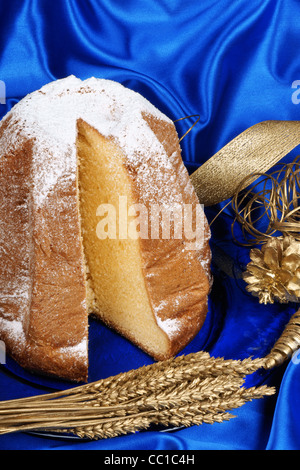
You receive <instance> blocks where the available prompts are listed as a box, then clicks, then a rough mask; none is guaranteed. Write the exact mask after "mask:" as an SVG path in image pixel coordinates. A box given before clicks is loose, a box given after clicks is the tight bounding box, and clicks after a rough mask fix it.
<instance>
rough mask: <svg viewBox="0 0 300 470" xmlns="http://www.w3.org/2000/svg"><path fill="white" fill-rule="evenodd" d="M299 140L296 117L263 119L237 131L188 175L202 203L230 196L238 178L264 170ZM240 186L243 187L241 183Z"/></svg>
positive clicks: (298, 122)
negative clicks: (225, 143)
mask: <svg viewBox="0 0 300 470" xmlns="http://www.w3.org/2000/svg"><path fill="white" fill-rule="evenodd" d="M299 144H300V121H263V122H260V123H258V124H255V125H254V126H252V127H249V128H248V129H246V130H245V131H244V132H242V133H241V134H239V135H238V136H237V137H235V138H234V139H233V140H231V141H230V142H229V143H228V144H227V145H225V146H224V147H223V148H222V149H221V150H220V151H219V152H217V153H216V154H215V155H213V156H212V157H211V158H210V159H209V160H207V162H206V163H204V164H203V165H202V166H201V167H200V168H198V169H197V170H196V171H195V172H194V173H193V174H192V175H191V181H192V183H193V185H194V187H195V190H196V193H197V195H198V198H199V200H200V202H201V204H203V205H204V206H211V205H214V204H217V203H219V202H222V201H225V200H226V199H228V198H230V197H232V196H233V195H234V194H235V192H236V190H237V188H238V187H239V186H240V184H241V183H242V181H243V180H244V179H245V178H246V177H249V175H251V174H252V173H253V174H254V173H256V175H253V180H252V181H251V180H249V178H248V179H247V185H249V184H251V183H252V182H253V181H255V179H256V178H257V177H258V176H257V174H258V173H265V172H266V171H268V170H269V169H270V168H271V167H272V166H273V165H275V164H276V163H277V162H279V160H281V159H282V158H283V157H284V156H286V155H287V154H288V153H289V152H291V151H292V150H293V149H294V148H295V147H297V145H299ZM240 189H244V188H243V187H241V188H240Z"/></svg>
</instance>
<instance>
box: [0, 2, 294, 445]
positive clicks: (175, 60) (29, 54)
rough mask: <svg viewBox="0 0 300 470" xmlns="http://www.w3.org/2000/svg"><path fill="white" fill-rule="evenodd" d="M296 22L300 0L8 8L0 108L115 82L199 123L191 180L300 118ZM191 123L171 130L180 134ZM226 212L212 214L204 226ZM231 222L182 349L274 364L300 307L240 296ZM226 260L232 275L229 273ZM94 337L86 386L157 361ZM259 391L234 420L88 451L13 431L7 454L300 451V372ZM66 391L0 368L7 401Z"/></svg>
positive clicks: (0, 6) (217, 243)
mask: <svg viewBox="0 0 300 470" xmlns="http://www.w3.org/2000/svg"><path fill="white" fill-rule="evenodd" d="M299 15H300V4H299V2H297V1H295V0H285V1H283V0H263V1H261V0H253V1H251V2H249V1H247V0H237V1H235V2H232V1H230V0H223V1H222V2H220V1H214V0H202V1H201V2H195V1H192V0H187V1H185V2H182V1H181V2H180V1H179V0H152V1H149V0H128V1H126V2H123V1H120V0H101V1H100V0H82V1H80V0H68V1H61V2H53V1H50V0H43V1H37V0H24V1H23V2H20V1H19V0H10V1H9V2H5V1H4V0H1V1H0V47H1V53H0V80H2V81H3V82H4V83H5V85H6V104H0V117H2V116H4V115H5V113H6V112H7V111H8V110H9V109H11V107H12V106H13V105H14V104H15V103H16V102H18V101H19V100H20V99H21V98H22V97H24V96H25V95H26V94H27V93H30V92H32V91H34V90H36V89H38V88H40V87H41V86H42V85H44V84H46V83H48V82H49V81H52V80H55V79H59V78H63V77H66V76H68V75H70V74H74V75H76V76H78V77H79V78H82V79H85V78H88V77H90V76H95V77H101V78H108V79H112V80H116V81H119V82H120V83H123V84H124V85H125V86H127V87H129V88H132V89H134V90H135V91H138V92H140V93H141V94H142V95H144V96H145V97H146V98H148V99H149V100H150V101H151V102H152V103H153V104H154V105H156V106H157V107H158V108H159V109H160V110H161V111H163V112H164V113H166V114H167V115H168V116H169V117H170V118H171V119H173V120H177V119H179V118H182V117H185V116H189V115H193V114H197V115H199V116H200V120H199V122H198V123H197V125H196V126H195V127H194V128H193V129H192V131H191V132H190V133H189V134H188V136H186V137H185V138H184V139H183V140H182V155H183V159H184V162H185V164H186V166H187V168H188V170H189V171H190V172H192V171H193V170H195V169H196V168H197V167H198V166H199V165H201V164H202V163H204V162H205V161H206V160H207V159H208V158H210V157H211V156H212V155H213V154H214V153H216V152H217V151H218V150H219V149H220V148H222V147H223V146H224V145H225V144H226V143H228V142H229V141H230V140H231V139H232V138H234V137H235V136H236V135H238V134H239V133H240V132H242V131H244V130H245V129H246V128H248V127H250V126H252V125H254V124H256V123H258V122H260V121H264V120H270V119H278V120H299V116H300V105H299V106H298V105H297V104H294V103H293V101H292V94H293V93H294V92H295V89H292V83H293V82H294V81H295V80H299V79H300V59H299V51H298V48H299V47H298V46H299V36H300V26H299ZM194 120H195V118H190V119H187V120H182V121H178V122H176V127H177V130H178V134H179V136H181V135H183V134H184V133H185V132H186V130H187V129H188V128H189V127H190V126H191V125H192V124H193V122H194ZM298 151H299V149H295V150H294V151H293V152H291V153H290V154H289V155H288V156H287V157H286V158H285V161H291V160H292V159H293V158H294V157H295V155H297V152H298ZM1 197H3V195H1ZM225 204H226V202H225V203H224V204H220V205H217V206H215V207H211V208H207V209H206V213H207V217H208V219H209V220H210V221H211V220H213V218H214V217H215V215H216V214H217V213H218V211H219V210H220V207H222V206H223V205H225ZM232 220H233V214H232V211H231V209H230V206H228V207H227V208H226V209H225V210H224V211H223V212H222V214H221V216H220V217H219V218H218V219H217V221H216V222H214V224H213V225H212V241H211V246H212V250H213V270H214V277H215V283H214V287H213V291H212V294H211V296H210V304H209V313H208V316H207V320H206V322H205V325H204V328H203V329H202V330H201V332H200V333H199V335H198V336H197V338H195V340H194V341H193V342H192V343H191V344H190V345H189V346H188V347H187V348H186V350H185V351H184V352H185V353H188V352H192V351H197V350H200V349H206V350H208V351H209V352H210V353H211V354H212V355H214V356H224V357H225V358H233V359H243V358H244V357H248V356H250V355H251V356H253V357H259V356H262V355H265V354H267V352H268V351H269V350H270V348H271V347H272V345H273V344H274V342H275V340H276V339H277V338H278V337H279V335H280V334H281V332H282V330H283V328H284V325H285V324H286V322H287V321H288V319H289V318H290V316H291V315H292V314H293V313H294V312H295V311H296V309H297V305H293V304H288V305H278V304H275V305H271V306H262V305H259V304H258V302H257V299H255V298H254V297H252V296H251V295H249V294H247V293H246V292H245V285H244V284H243V281H242V280H241V278H240V273H241V271H242V270H243V269H244V268H245V266H246V264H247V262H248V261H249V250H248V249H247V248H243V247H240V246H238V245H236V244H235V243H234V242H233V240H232V236H231V231H230V226H231V223H232ZM224 257H226V259H227V261H228V263H229V265H231V271H228V270H224V266H223V264H222V263H220V259H222V258H224ZM227 266H228V264H227ZM91 321H92V320H91ZM91 331H93V332H94V333H91V346H90V347H91V350H92V353H93V357H94V358H95V359H94V360H92V362H91V376H90V380H94V379H95V380H96V379H98V378H101V377H105V376H107V375H113V374H116V373H118V372H120V371H122V370H128V369H130V368H132V367H139V366H140V365H143V364H147V363H150V362H151V359H150V358H149V357H148V356H147V355H145V354H144V353H142V352H141V351H140V350H138V349H137V348H135V347H134V346H133V345H131V344H128V342H127V341H126V340H124V339H123V338H120V337H119V336H118V335H117V334H115V333H114V332H112V331H110V330H108V329H106V327H104V326H103V325H101V324H99V323H97V324H96V325H94V324H93V328H92V329H91ZM99 338H101V341H100V340H99ZM104 354H106V355H104ZM103 357H105V361H103V360H102V363H101V358H103ZM99 364H100V365H99ZM101 364H102V365H101ZM264 383H266V384H269V385H272V386H273V385H274V386H276V388H277V393H276V395H275V396H273V397H269V398H265V399H262V400H256V401H253V402H251V403H248V404H246V405H244V406H243V407H241V408H240V409H238V410H235V411H234V414H235V415H236V416H237V417H236V418H234V419H232V420H230V421H229V422H224V423H220V424H213V425H209V424H203V425H201V426H193V427H191V428H189V429H181V430H176V431H173V432H159V431H157V430H150V431H147V432H140V433H137V434H134V435H129V436H122V437H118V438H115V439H109V440H104V441H92V442H90V441H85V440H78V439H77V440H76V439H72V440H67V439H66V440H63V439H55V438H53V437H41V436H37V435H34V434H29V433H28V434H25V433H24V434H21V433H17V434H12V435H4V436H1V437H0V448H1V449H103V450H110V449H111V450H113V449H120V450H124V449H126V450H130V449H132V450H133V449H164V450H173V449H177V450H178V449H184V450H190V449H194V450H196V449H200V450H201V449H214V450H215V449H217V450H218V449H219V450H222V449H244V450H256V449H266V450H278V449H292V450H296V449H299V448H300V424H299V422H300V420H299V397H300V389H299V387H300V385H299V384H300V365H299V364H298V362H297V361H290V362H289V363H288V364H287V365H284V366H282V367H279V368H278V369H276V370H273V371H270V372H265V373H262V372H259V373H256V374H253V376H251V377H249V379H247V385H249V386H252V385H260V384H264ZM69 386H71V385H70V384H67V383H60V382H57V381H55V380H51V379H49V380H48V379H46V378H41V377H38V376H33V375H31V374H29V373H27V372H26V371H23V370H22V369H21V368H19V367H18V366H17V365H16V364H15V363H14V362H13V361H11V360H10V359H9V358H8V360H7V364H6V365H3V366H1V369H0V400H5V399H10V398H18V397H22V396H30V395H34V394H39V393H45V392H46V391H48V390H53V389H61V388H66V387H69Z"/></svg>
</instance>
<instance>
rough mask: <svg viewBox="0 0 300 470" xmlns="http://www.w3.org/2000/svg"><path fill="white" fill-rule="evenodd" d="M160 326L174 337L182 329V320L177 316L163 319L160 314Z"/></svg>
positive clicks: (157, 317) (157, 318)
mask: <svg viewBox="0 0 300 470" xmlns="http://www.w3.org/2000/svg"><path fill="white" fill-rule="evenodd" d="M156 321H157V324H158V326H159V327H160V328H161V329H162V330H163V331H164V332H165V333H166V334H167V336H168V337H169V338H170V339H172V337H173V336H175V335H176V333H177V332H178V331H179V330H180V325H181V322H180V320H178V319H177V318H167V319H166V320H162V319H161V318H160V317H159V316H158V315H157V316H156Z"/></svg>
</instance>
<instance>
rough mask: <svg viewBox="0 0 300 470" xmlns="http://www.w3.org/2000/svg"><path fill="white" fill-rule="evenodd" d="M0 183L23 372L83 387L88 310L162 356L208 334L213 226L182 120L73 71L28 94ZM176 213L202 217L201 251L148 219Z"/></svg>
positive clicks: (10, 341)
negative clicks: (181, 132)
mask: <svg viewBox="0 0 300 470" xmlns="http://www.w3.org/2000/svg"><path fill="white" fill-rule="evenodd" d="M0 188H1V195H0V271H1V275H0V339H1V340H2V341H4V343H5V346H6V350H7V353H8V354H10V355H11V356H12V357H13V358H14V359H15V360H16V361H17V362H18V363H19V364H20V365H21V366H22V367H24V368H26V369H28V370H30V371H33V372H38V373H41V374H47V375H52V376H53V375H54V376H57V377H60V378H63V379H67V380H72V381H87V379H88V318H89V315H94V316H95V317H97V318H99V320H100V321H102V322H104V323H105V324H106V325H107V326H108V327H110V328H113V329H114V330H116V331H117V332H118V333H120V334H121V335H123V336H125V337H126V338H127V339H128V340H129V341H132V342H133V343H134V344H136V345H137V346H138V347H140V348H141V349H142V350H144V351H145V352H146V353H147V354H149V355H150V356H151V357H153V358H154V359H155V360H162V359H166V358H170V357H172V356H174V355H176V354H177V353H178V352H179V351H181V350H182V349H183V348H184V347H185V346H186V345H187V344H188V343H189V342H190V341H191V340H192V339H193V338H194V337H195V335H196V334H197V333H198V332H199V330H200V328H201V327H202V325H203V323H204V320H205V317H206V313H207V298H208V294H209V290H210V285H211V275H210V260H211V253H210V248H209V238H210V231H209V226H208V223H207V220H206V217H205V214H204V212H203V210H202V208H201V206H200V204H199V201H198V199H197V196H196V194H195V191H194V188H193V186H192V184H191V182H190V178H189V176H188V173H187V170H186V168H185V166H184V164H183V162H182V158H181V150H180V145H179V139H178V135H177V133H176V129H175V126H174V124H173V122H172V121H171V120H170V119H169V118H168V117H166V116H165V115H164V114H162V113H161V112H160V111H159V110H158V109H156V108H155V107H154V106H153V105H152V104H151V103H149V102H148V101H147V100H146V99H145V98H143V97H142V96H141V95H140V94H138V93H136V92H134V91H132V90H130V89H128V88H125V87H124V86H123V85H121V84H119V83H117V82H113V81H111V80H104V79H97V78H90V79H88V80H84V81H81V80H80V79H78V78H76V77H74V76H70V77H67V78H65V79H61V80H57V81H54V82H52V83H49V84H48V85H45V86H44V87H42V88H41V89H40V90H38V91H35V92H33V93H31V94H29V95H28V96H26V97H25V98H23V99H22V100H21V101H20V102H19V103H17V104H16V105H15V106H14V107H13V108H12V109H11V111H9V112H8V113H7V115H6V116H5V117H4V118H3V120H2V121H1V123H0ZM170 206H174V207H181V208H183V207H184V208H185V207H186V208H191V212H190V214H192V215H197V218H196V219H195V220H196V222H195V224H196V225H195V224H194V229H195V231H196V230H197V233H200V236H198V238H197V244H196V245H195V246H192V248H191V239H190V238H189V237H188V236H186V234H185V233H183V230H182V231H181V235H182V236H181V237H178V236H177V237H175V236H164V235H161V234H162V233H163V231H164V229H165V228H166V227H165V226H164V224H166V222H165V220H166V219H165V218H164V217H162V215H161V214H160V215H158V216H157V217H156V218H154V217H153V218H151V217H147V221H146V220H145V218H144V219H143V220H142V219H141V214H142V213H143V215H144V216H145V214H146V215H147V216H149V214H152V215H153V211H154V212H155V210H158V212H159V211H160V209H161V208H165V207H170ZM120 207H122V208H123V212H122V213H121V212H120ZM126 214H127V215H126ZM105 217H106V218H105ZM124 217H125V219H124ZM126 217H127V219H126ZM121 219H122V220H121ZM124 220H125V221H124ZM154 220H155V224H156V226H155V227H154ZM137 221H138V222H139V224H138V223H137ZM133 222H134V223H135V225H134V223H133ZM146 222H147V224H146ZM132 223H133V225H131V226H130V224H132ZM168 223H169V224H170V227H171V228H172V227H173V228H174V227H175V218H174V217H173V219H172V217H171V222H170V218H169V221H168ZM172 223H173V225H172ZM141 226H143V227H142V228H143V233H141V232H142V230H141ZM130 227H131V229H132V227H135V229H136V230H135V231H134V230H131V232H130V234H129V233H128V230H129V228H130ZM154 228H155V230H154ZM138 229H139V230H140V232H139V231H138ZM199 230H200V232H199ZM129 235H130V236H129ZM151 235H152V236H151ZM177 235H178V233H177ZM99 341H101V338H99Z"/></svg>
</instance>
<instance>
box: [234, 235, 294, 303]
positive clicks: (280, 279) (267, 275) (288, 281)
mask: <svg viewBox="0 0 300 470" xmlns="http://www.w3.org/2000/svg"><path fill="white" fill-rule="evenodd" d="M250 259H251V262H250V263H249V264H248V265H247V269H246V271H245V273H243V279H244V281H245V282H246V283H247V286H246V290H247V291H248V292H251V293H252V294H253V295H255V296H257V297H258V298H259V302H260V303H261V304H267V303H271V304H272V303H274V301H278V302H280V303H287V302H300V242H299V241H297V240H295V239H294V238H293V237H292V236H286V237H283V238H281V237H280V238H276V237H274V238H271V239H270V240H269V241H268V242H267V243H266V244H264V245H263V246H262V247H261V249H260V250H259V249H258V248H253V249H252V250H251V251H250Z"/></svg>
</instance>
